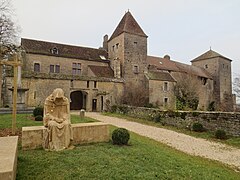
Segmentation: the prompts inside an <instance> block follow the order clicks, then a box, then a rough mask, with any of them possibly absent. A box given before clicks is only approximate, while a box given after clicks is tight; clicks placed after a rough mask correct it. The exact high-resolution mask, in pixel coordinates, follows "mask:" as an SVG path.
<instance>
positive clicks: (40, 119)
mask: <svg viewBox="0 0 240 180" xmlns="http://www.w3.org/2000/svg"><path fill="white" fill-rule="evenodd" d="M42 120H43V117H42V116H41V115H37V116H36V117H35V121H42Z"/></svg>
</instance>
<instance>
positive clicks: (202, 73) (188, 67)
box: [175, 61, 212, 79]
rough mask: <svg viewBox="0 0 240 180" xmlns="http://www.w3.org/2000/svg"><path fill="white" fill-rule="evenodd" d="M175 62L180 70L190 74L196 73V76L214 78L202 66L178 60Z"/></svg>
mask: <svg viewBox="0 0 240 180" xmlns="http://www.w3.org/2000/svg"><path fill="white" fill-rule="evenodd" d="M175 64H176V66H177V67H178V69H179V72H184V73H187V74H190V75H196V76H200V77H205V78H209V79H212V76H211V74H209V73H208V72H207V71H206V70H205V69H203V68H201V67H197V66H192V65H188V64H183V63H180V62H176V61H175Z"/></svg>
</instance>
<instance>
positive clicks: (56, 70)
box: [55, 65, 60, 73]
mask: <svg viewBox="0 0 240 180" xmlns="http://www.w3.org/2000/svg"><path fill="white" fill-rule="evenodd" d="M55 73H60V65H56V66H55Z"/></svg>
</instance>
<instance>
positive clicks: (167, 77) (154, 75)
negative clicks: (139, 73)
mask: <svg viewBox="0 0 240 180" xmlns="http://www.w3.org/2000/svg"><path fill="white" fill-rule="evenodd" d="M147 77H148V78H149V79H150V80H159V81H170V82H176V80H175V79H174V78H173V77H172V76H171V74H170V73H169V72H163V71H149V72H148V74H147Z"/></svg>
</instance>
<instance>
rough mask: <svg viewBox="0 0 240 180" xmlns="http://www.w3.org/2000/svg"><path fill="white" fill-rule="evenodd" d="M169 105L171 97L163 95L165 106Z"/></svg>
mask: <svg viewBox="0 0 240 180" xmlns="http://www.w3.org/2000/svg"><path fill="white" fill-rule="evenodd" d="M168 105H169V97H166V96H165V97H163V106H168Z"/></svg>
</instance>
